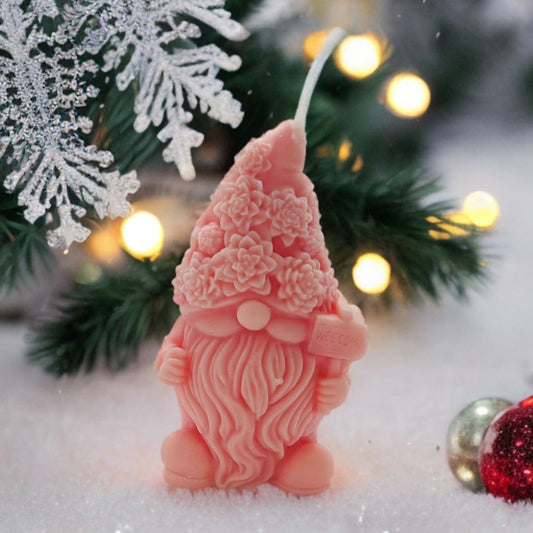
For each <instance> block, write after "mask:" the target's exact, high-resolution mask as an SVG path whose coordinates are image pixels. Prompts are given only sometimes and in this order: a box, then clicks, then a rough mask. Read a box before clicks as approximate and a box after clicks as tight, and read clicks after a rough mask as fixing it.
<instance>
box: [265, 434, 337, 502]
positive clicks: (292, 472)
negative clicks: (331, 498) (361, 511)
mask: <svg viewBox="0 0 533 533" xmlns="http://www.w3.org/2000/svg"><path fill="white" fill-rule="evenodd" d="M332 475H333V457H332V456H331V453H330V452H329V451H328V450H327V449H326V448H324V447H323V446H321V445H320V444H317V443H316V442H298V443H296V444H295V445H294V446H291V447H290V448H288V449H287V451H286V454H285V457H284V458H283V459H282V460H281V461H280V462H279V463H278V465H277V467H276V470H275V472H274V475H273V476H272V478H271V479H270V483H271V484H272V485H275V486H276V487H279V488H280V489H282V490H284V491H285V492H290V493H292V494H297V495H298V496H307V495H310V494H318V493H319V492H324V491H325V490H327V489H328V488H329V484H330V480H331V476H332Z"/></svg>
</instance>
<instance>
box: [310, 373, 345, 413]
mask: <svg viewBox="0 0 533 533" xmlns="http://www.w3.org/2000/svg"><path fill="white" fill-rule="evenodd" d="M349 389H350V378H349V377H348V375H347V374H341V375H340V376H335V377H328V378H320V379H319V380H318V384H317V387H316V410H317V411H318V412H319V413H323V414H325V415H327V414H328V413H329V412H330V411H331V410H332V409H335V407H338V406H339V405H340V404H341V403H342V402H344V400H345V399H346V396H348V390H349Z"/></svg>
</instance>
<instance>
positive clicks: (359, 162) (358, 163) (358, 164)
mask: <svg viewBox="0 0 533 533" xmlns="http://www.w3.org/2000/svg"><path fill="white" fill-rule="evenodd" d="M363 166H364V161H363V156H362V155H361V154H357V157H356V158H355V161H354V162H353V165H352V168H351V170H352V172H359V171H360V170H361V169H362V168H363Z"/></svg>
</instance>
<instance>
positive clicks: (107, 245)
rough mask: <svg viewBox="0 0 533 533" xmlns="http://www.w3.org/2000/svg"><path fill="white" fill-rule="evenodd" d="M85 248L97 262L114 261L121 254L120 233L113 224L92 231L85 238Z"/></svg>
mask: <svg viewBox="0 0 533 533" xmlns="http://www.w3.org/2000/svg"><path fill="white" fill-rule="evenodd" d="M87 250H88V252H89V254H90V255H91V257H92V258H93V259H95V260H96V261H98V262H99V263H114V262H115V261H118V260H119V259H120V257H121V256H122V251H121V248H120V234H119V232H118V228H117V226H116V225H115V224H108V225H106V226H105V227H103V228H102V229H99V230H97V231H93V232H92V233H91V236H90V237H89V239H88V240H87Z"/></svg>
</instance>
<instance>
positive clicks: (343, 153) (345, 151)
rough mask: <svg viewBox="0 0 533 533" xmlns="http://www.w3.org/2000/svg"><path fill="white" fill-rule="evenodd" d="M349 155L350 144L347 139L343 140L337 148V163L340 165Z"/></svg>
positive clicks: (350, 150) (350, 151)
mask: <svg viewBox="0 0 533 533" xmlns="http://www.w3.org/2000/svg"><path fill="white" fill-rule="evenodd" d="M351 153H352V143H351V142H350V141H349V140H348V139H345V140H344V141H342V143H341V145H340V147H339V153H338V154H337V157H338V158H339V161H340V162H341V163H344V162H345V161H346V160H347V159H348V158H349V157H350V154H351Z"/></svg>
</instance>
